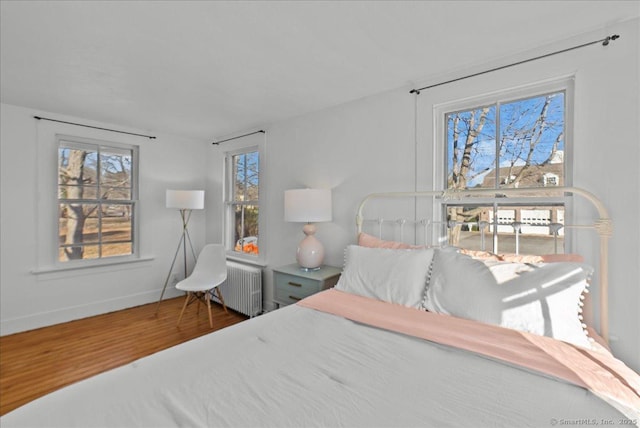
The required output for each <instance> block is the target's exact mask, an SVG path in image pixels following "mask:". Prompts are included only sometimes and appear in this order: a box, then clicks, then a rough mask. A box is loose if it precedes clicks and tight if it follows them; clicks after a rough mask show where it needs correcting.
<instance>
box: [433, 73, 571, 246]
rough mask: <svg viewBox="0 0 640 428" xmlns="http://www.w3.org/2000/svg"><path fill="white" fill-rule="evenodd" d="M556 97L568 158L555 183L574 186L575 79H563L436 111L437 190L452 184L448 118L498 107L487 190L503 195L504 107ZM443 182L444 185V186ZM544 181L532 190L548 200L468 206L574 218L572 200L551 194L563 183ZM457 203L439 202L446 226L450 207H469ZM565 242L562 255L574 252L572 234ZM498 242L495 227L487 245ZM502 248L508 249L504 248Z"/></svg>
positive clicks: (438, 212) (509, 200) (512, 200)
mask: <svg viewBox="0 0 640 428" xmlns="http://www.w3.org/2000/svg"><path fill="white" fill-rule="evenodd" d="M552 94H562V97H563V100H562V101H563V104H562V109H563V111H562V120H563V144H564V147H563V150H564V158H563V163H562V172H561V174H562V175H561V176H560V177H558V178H556V179H555V180H556V181H557V180H563V181H564V182H563V183H562V184H561V185H564V186H571V185H572V180H571V177H572V168H571V162H572V158H573V157H572V138H573V129H572V126H573V119H572V115H573V78H572V77H564V78H561V79H557V80H555V81H548V82H542V83H539V84H533V85H528V86H523V87H521V88H517V89H514V90H510V91H501V92H499V93H495V94H488V95H484V96H481V97H476V98H475V101H474V99H466V100H460V101H456V102H453V103H447V104H441V105H439V106H437V107H436V108H435V110H434V113H435V116H434V117H435V118H439V119H438V122H439V124H437V125H436V129H437V134H438V136H439V138H438V139H437V141H440V142H441V143H440V144H443V145H442V146H441V147H442V148H437V147H434V153H435V154H436V155H437V156H436V157H435V158H434V159H441V161H440V162H439V164H440V167H438V163H436V164H435V165H434V166H435V167H436V168H435V170H436V172H437V171H438V170H440V171H442V173H440V174H435V175H434V185H435V186H436V187H435V188H441V189H447V188H450V187H449V182H448V181H449V173H450V168H449V161H450V157H451V153H450V152H449V150H450V148H449V138H450V136H449V126H448V118H449V117H450V116H451V115H454V114H456V113H461V112H467V111H473V110H477V109H481V108H483V107H487V106H495V108H496V119H495V121H496V126H495V127H496V130H495V133H494V146H495V149H494V150H495V153H494V160H493V162H494V165H493V169H494V171H493V176H494V177H495V178H494V180H493V181H494V183H493V186H490V187H485V188H487V189H495V190H496V193H499V189H500V188H501V184H500V182H501V178H502V177H501V176H500V168H499V164H500V152H499V148H500V137H501V132H502V131H501V130H500V107H501V106H504V105H506V104H509V103H514V102H518V101H523V100H529V99H535V98H538V97H545V96H549V95H552ZM440 180H442V181H441V182H440ZM543 181H544V180H543ZM543 181H541V182H540V183H538V185H537V186H535V187H532V188H537V189H545V188H546V189H549V190H550V191H549V193H548V195H547V196H545V197H531V198H529V197H522V198H513V197H509V198H505V200H504V202H502V201H498V202H495V201H489V200H487V199H486V198H485V199H483V198H482V197H478V198H473V201H469V202H468V203H469V205H472V206H479V205H486V204H491V205H493V207H494V210H496V212H497V210H498V209H499V208H500V207H513V206H518V205H522V206H529V205H536V206H539V207H549V208H553V207H558V206H561V207H563V208H564V216H565V218H571V207H572V205H573V204H572V201H571V197H570V196H566V195H564V194H559V193H557V192H556V193H555V194H554V193H553V192H552V191H551V190H552V188H553V187H555V186H556V185H558V184H559V183H557V182H556V183H555V184H553V185H549V184H547V186H546V187H545V183H544V182H543ZM550 181H551V180H550ZM488 184H489V183H488ZM520 187H523V186H520ZM457 202H458V203H456V202H454V201H449V202H447V203H443V202H442V201H439V200H438V201H435V202H434V215H436V216H440V218H442V219H445V220H444V222H443V224H445V225H446V224H447V219H448V216H447V210H448V208H449V207H454V206H456V207H457V206H464V205H467V204H466V203H459V202H460V201H457ZM568 222H569V223H570V222H571V221H570V220H568ZM448 230H449V229H448V228H447V231H448ZM563 238H564V242H562V244H560V245H559V248H558V251H559V252H562V251H563V250H564V251H570V247H571V241H572V237H571V235H570V234H568V235H565V236H564V237H563ZM498 239H499V237H498V228H495V227H494V228H492V233H491V236H490V240H489V241H490V242H488V243H487V245H488V248H487V249H488V250H489V251H492V250H493V249H492V248H491V246H492V242H495V243H498V242H499V241H498ZM525 240H526V239H525ZM523 241H524V240H523ZM500 247H501V245H498V246H497V249H498V250H500ZM502 247H503V248H504V246H502ZM500 251H501V250H500ZM520 251H522V249H520Z"/></svg>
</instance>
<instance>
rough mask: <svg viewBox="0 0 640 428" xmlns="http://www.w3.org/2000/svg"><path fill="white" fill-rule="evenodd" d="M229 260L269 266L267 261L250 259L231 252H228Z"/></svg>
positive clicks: (262, 266)
mask: <svg viewBox="0 0 640 428" xmlns="http://www.w3.org/2000/svg"><path fill="white" fill-rule="evenodd" d="M227 260H232V261H234V262H238V263H244V264H246V265H251V266H257V267H261V268H264V267H267V263H266V262H265V261H263V260H257V259H249V258H245V257H241V256H234V255H232V254H229V253H227Z"/></svg>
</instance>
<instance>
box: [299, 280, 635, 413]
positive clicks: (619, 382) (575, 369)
mask: <svg viewBox="0 0 640 428" xmlns="http://www.w3.org/2000/svg"><path fill="white" fill-rule="evenodd" d="M298 305H301V306H304V307H307V308H311V309H315V310H319V311H322V312H327V313H330V314H334V315H339V316H341V317H344V318H347V319H350V320H353V321H357V322H360V323H363V324H368V325H371V326H374V327H378V328H383V329H386V330H390V331H394V332H399V333H403V334H407V335H411V336H414V337H419V338H422V339H426V340H429V341H433V342H437V343H441V344H443V345H448V346H452V347H456V348H460V349H464V350H467V351H471V352H475V353H478V354H482V355H485V356H488V357H492V358H495V359H498V360H501V361H506V362H508V363H511V364H515V365H518V366H521V367H525V368H527V369H531V370H535V371H537V372H541V373H545V374H548V375H551V376H554V377H556V378H559V379H563V380H565V381H568V382H570V383H572V384H575V385H578V386H581V387H583V388H586V389H589V390H591V391H592V392H594V393H596V394H598V395H599V396H603V397H608V398H610V399H613V400H615V401H617V402H619V403H622V404H623V405H625V406H629V407H630V408H631V409H640V376H639V375H638V374H637V373H636V372H634V371H633V370H631V369H630V368H628V367H627V366H626V365H625V364H624V363H623V362H621V361H620V360H617V359H616V358H614V357H613V355H611V354H609V353H607V352H606V351H591V350H588V349H585V348H581V347H579V346H574V345H571V344H569V343H565V342H561V341H558V340H555V339H552V338H549V337H544V336H538V335H534V334H530V333H525V332H520V331H516V330H511V329H507V328H502V327H499V326H493V325H489V324H483V323H479V322H476V321H471V320H466V319H462V318H456V317H452V316H449V315H442V314H436V313H431V312H425V311H421V310H417V309H413V308H407V307H404V306H401V305H394V304H391V303H387V302H382V301H379V300H374V299H370V298H367V297H362V296H357V295H354V294H349V293H345V292H342V291H339V290H335V289H330V290H326V291H324V292H321V293H317V294H315V295H313V296H311V297H308V298H306V299H304V300H301V301H300V302H298Z"/></svg>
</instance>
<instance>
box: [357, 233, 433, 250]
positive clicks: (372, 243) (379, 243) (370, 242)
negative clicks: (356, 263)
mask: <svg viewBox="0 0 640 428" xmlns="http://www.w3.org/2000/svg"><path fill="white" fill-rule="evenodd" d="M358 245H360V246H361V247H368V248H391V249H397V250H398V249H414V250H415V249H421V248H425V247H424V246H417V245H409V244H405V243H404V242H396V241H385V240H384V239H380V238H376V237H375V236H372V235H368V234H366V233H364V232H360V234H359V235H358Z"/></svg>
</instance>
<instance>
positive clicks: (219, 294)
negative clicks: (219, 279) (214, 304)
mask: <svg viewBox="0 0 640 428" xmlns="http://www.w3.org/2000/svg"><path fill="white" fill-rule="evenodd" d="M216 293H217V294H218V299H220V302H221V303H222V307H223V308H224V312H225V313H227V314H228V313H229V312H228V311H227V305H225V304H224V299H223V298H222V293H221V292H220V288H218V287H216Z"/></svg>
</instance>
